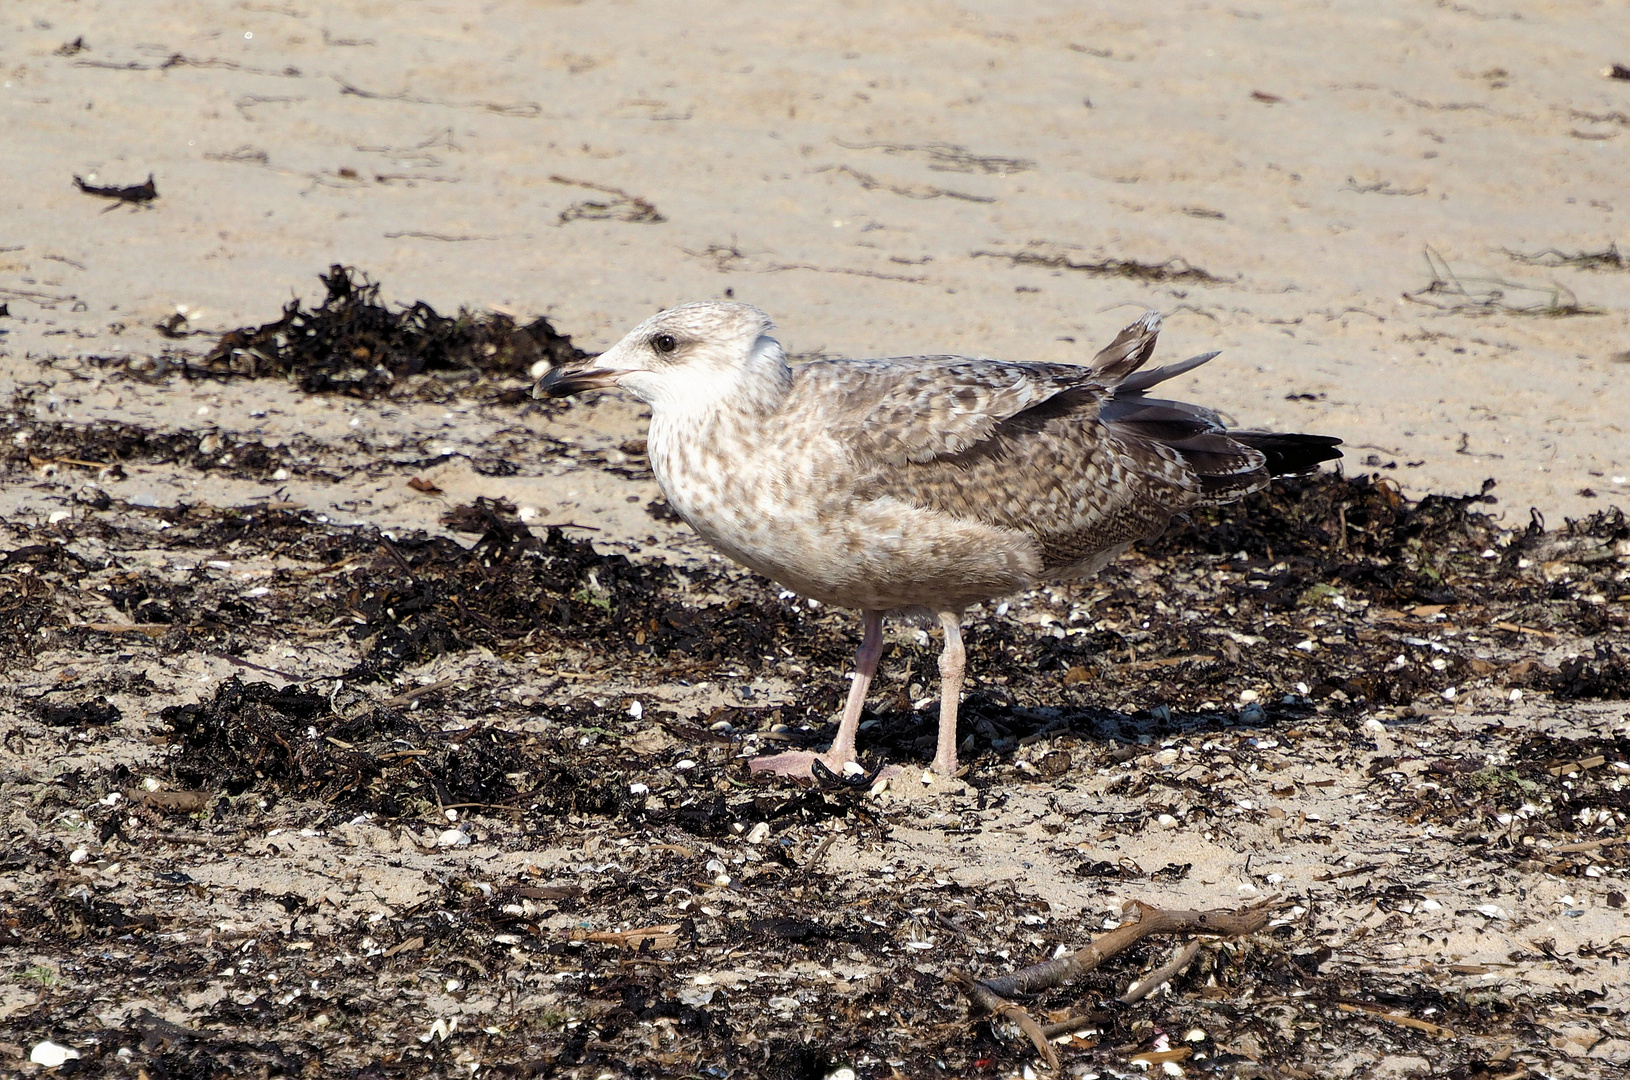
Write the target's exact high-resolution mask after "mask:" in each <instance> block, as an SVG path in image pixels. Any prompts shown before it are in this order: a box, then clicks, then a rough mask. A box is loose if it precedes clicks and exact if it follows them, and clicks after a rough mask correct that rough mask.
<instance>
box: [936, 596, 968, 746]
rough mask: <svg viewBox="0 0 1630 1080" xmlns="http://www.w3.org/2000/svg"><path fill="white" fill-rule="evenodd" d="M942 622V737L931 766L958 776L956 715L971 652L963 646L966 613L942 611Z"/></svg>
mask: <svg viewBox="0 0 1630 1080" xmlns="http://www.w3.org/2000/svg"><path fill="white" fill-rule="evenodd" d="M940 625H941V626H943V627H944V628H945V648H944V649H943V650H942V651H941V652H940V737H939V745H938V747H937V749H936V751H935V754H934V764H933V765H932V766H930V768H931V770H932V771H933V772H936V773H938V774H939V775H941V776H955V775H956V769H957V765H956V714H957V705H958V703H959V702H960V701H961V700H962V673H963V672H964V671H965V670H966V669H967V665H968V653H967V650H965V649H964V648H963V647H962V613H961V612H960V611H942V612H940Z"/></svg>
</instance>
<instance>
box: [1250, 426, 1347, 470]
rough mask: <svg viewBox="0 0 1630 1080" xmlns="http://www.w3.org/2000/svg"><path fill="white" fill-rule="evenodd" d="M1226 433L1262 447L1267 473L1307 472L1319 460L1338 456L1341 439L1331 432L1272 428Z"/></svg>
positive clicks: (1260, 448)
mask: <svg viewBox="0 0 1630 1080" xmlns="http://www.w3.org/2000/svg"><path fill="white" fill-rule="evenodd" d="M1228 437H1229V438H1231V439H1233V440H1234V441H1235V442H1240V443H1244V444H1245V445H1246V446H1250V447H1254V448H1255V449H1257V450H1260V451H1262V455H1263V456H1264V457H1265V458H1267V459H1268V460H1267V463H1266V468H1267V470H1268V474H1269V475H1270V476H1285V475H1288V474H1291V473H1300V472H1307V471H1308V470H1309V469H1312V468H1314V467H1315V466H1316V465H1318V464H1319V462H1321V461H1333V460H1335V459H1336V458H1339V457H1341V451H1340V450H1337V449H1336V447H1338V446H1340V445H1341V440H1340V439H1338V438H1336V437H1335V436H1333V435H1298V434H1292V433H1283V434H1281V433H1278V432H1272V431H1230V432H1229V433H1228Z"/></svg>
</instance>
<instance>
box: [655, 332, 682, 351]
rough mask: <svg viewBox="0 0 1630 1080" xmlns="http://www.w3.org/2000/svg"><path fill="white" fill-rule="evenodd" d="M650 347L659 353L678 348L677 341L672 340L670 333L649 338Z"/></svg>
mask: <svg viewBox="0 0 1630 1080" xmlns="http://www.w3.org/2000/svg"><path fill="white" fill-rule="evenodd" d="M651 347H652V348H653V349H655V350H656V351H657V352H659V353H671V352H673V351H674V350H675V349H677V348H679V342H677V341H675V340H674V336H673V335H672V334H658V335H657V336H656V337H654V338H652V339H651Z"/></svg>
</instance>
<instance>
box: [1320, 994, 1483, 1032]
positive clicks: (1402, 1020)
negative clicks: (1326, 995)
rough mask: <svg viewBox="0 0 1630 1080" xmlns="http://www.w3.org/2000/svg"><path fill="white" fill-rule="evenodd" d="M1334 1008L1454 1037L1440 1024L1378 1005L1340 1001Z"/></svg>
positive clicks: (1417, 1029)
mask: <svg viewBox="0 0 1630 1080" xmlns="http://www.w3.org/2000/svg"><path fill="white" fill-rule="evenodd" d="M1336 1008H1338V1009H1340V1010H1341V1011H1342V1012H1346V1013H1362V1014H1364V1015H1365V1016H1373V1017H1375V1018H1376V1019H1377V1020H1385V1021H1387V1022H1388V1023H1392V1024H1398V1025H1399V1026H1401V1027H1408V1028H1414V1029H1415V1030H1416V1031H1424V1032H1426V1033H1427V1034H1429V1035H1436V1036H1437V1037H1438V1038H1440V1039H1452V1038H1454V1037H1455V1033H1454V1032H1453V1031H1452V1030H1450V1029H1449V1028H1446V1027H1444V1026H1443V1025H1442V1024H1434V1023H1432V1021H1430V1020H1417V1019H1415V1018H1414V1017H1413V1016H1401V1015H1399V1014H1398V1013H1392V1012H1387V1011H1386V1010H1384V1009H1382V1008H1381V1007H1380V1006H1379V1005H1365V1004H1358V1005H1350V1004H1348V1003H1347V1002H1342V1003H1340V1004H1338V1005H1337V1006H1336Z"/></svg>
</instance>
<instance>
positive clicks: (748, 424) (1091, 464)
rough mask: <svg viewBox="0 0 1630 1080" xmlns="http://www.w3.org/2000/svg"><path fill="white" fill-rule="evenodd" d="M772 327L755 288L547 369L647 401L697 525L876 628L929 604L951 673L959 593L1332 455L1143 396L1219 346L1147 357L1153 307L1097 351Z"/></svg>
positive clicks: (657, 449) (668, 482)
mask: <svg viewBox="0 0 1630 1080" xmlns="http://www.w3.org/2000/svg"><path fill="white" fill-rule="evenodd" d="M772 329H773V327H772V325H771V323H770V321H769V319H768V318H767V317H766V316H765V315H764V314H763V313H762V312H760V311H758V310H757V309H756V308H752V307H749V306H747V305H744V304H727V303H699V304H686V305H683V306H681V307H677V308H673V309H671V310H668V311H664V312H662V313H660V314H658V315H656V316H653V317H652V318H650V319H648V320H646V321H645V322H644V323H642V324H641V325H640V326H638V327H636V328H635V329H634V330H633V331H631V332H630V333H629V334H628V335H627V336H626V337H624V338H623V340H622V341H620V342H619V343H618V344H617V345H616V346H614V347H613V348H612V349H610V350H608V351H607V352H606V353H603V354H602V355H601V356H600V357H598V358H596V359H595V360H593V361H590V362H589V364H588V365H586V366H585V367H584V368H579V369H575V370H572V371H556V372H553V373H551V374H550V376H548V378H547V379H546V380H545V386H546V388H548V389H550V391H551V392H554V393H570V392H572V391H574V390H576V389H581V388H584V387H587V386H607V385H615V386H618V387H620V388H623V389H626V390H629V391H630V392H632V393H634V394H635V395H636V396H637V397H640V398H641V399H643V400H645V401H646V402H647V403H649V404H650V406H651V428H650V434H649V438H648V440H647V442H648V446H649V450H650V455H651V466H652V470H653V471H654V472H655V474H656V477H657V480H658V482H659V483H660V484H661V485H662V489H663V491H664V492H665V493H666V495H667V498H668V501H669V503H670V504H671V505H672V506H673V508H674V509H675V510H676V511H677V512H678V513H679V514H680V515H681V516H682V517H683V518H684V519H685V520H686V521H687V522H689V523H690V524H691V526H692V527H693V528H695V529H696V531H697V532H698V533H700V534H701V536H702V537H703V538H704V539H706V540H707V541H708V542H709V543H711V544H713V545H714V546H715V547H716V548H718V549H719V550H720V551H721V552H723V553H724V554H725V555H727V556H729V557H730V558H732V559H735V560H736V561H738V562H740V563H742V564H744V565H746V566H748V567H750V568H752V569H753V570H756V571H758V572H759V573H761V574H764V575H765V576H766V577H769V578H771V579H773V580H775V581H778V582H780V583H781V584H783V585H785V586H787V587H788V588H791V589H794V590H796V591H797V592H799V593H800V594H802V595H805V596H809V597H813V598H815V599H818V600H821V601H822V602H825V603H829V604H836V605H840V606H845V607H854V608H859V609H861V610H862V611H864V612H867V613H868V622H867V628H868V641H870V639H871V637H872V636H873V634H872V629H873V622H874V620H873V618H872V615H873V613H877V614H879V615H880V613H881V612H884V611H902V610H903V611H913V612H927V613H933V614H936V615H938V616H939V617H940V620H941V622H942V623H943V624H944V625H945V626H946V628H947V650H948V652H950V651H951V650H952V648H953V636H954V638H955V641H954V650H955V652H956V654H957V664H956V665H955V666H956V667H957V678H956V680H955V681H956V682H957V683H958V684H960V654H961V644H960V632H959V629H956V628H953V623H954V624H956V627H957V628H959V627H960V615H961V612H962V611H963V610H964V609H965V608H966V607H967V606H968V605H970V604H972V603H976V602H978V601H981V600H985V599H989V598H993V597H997V596H1001V595H1004V594H1007V593H1012V592H1016V591H1020V590H1023V589H1026V588H1029V587H1031V586H1033V585H1035V584H1037V583H1039V582H1042V581H1046V580H1054V579H1059V578H1066V577H1074V576H1079V575H1082V574H1086V573H1090V572H1092V571H1094V570H1096V569H1098V568H1099V567H1101V566H1102V565H1103V564H1104V563H1105V562H1107V561H1108V560H1109V559H1111V558H1113V557H1114V555H1115V554H1116V553H1118V552H1119V551H1121V550H1123V549H1124V548H1125V547H1126V545H1128V544H1129V543H1131V542H1132V541H1135V540H1138V539H1141V538H1143V537H1147V536H1153V535H1157V534H1158V533H1160V532H1161V531H1162V530H1163V529H1164V528H1165V527H1166V524H1167V523H1168V522H1169V521H1170V519H1171V518H1172V516H1173V515H1175V514H1179V513H1182V512H1183V511H1185V510H1187V509H1190V508H1192V507H1195V506H1198V505H1202V504H1205V503H1212V502H1220V501H1227V500H1230V499H1234V498H1238V497H1240V496H1242V495H1244V494H1246V493H1248V492H1251V491H1255V490H1257V489H1259V488H1261V487H1263V486H1265V485H1266V484H1267V483H1268V482H1269V481H1270V479H1271V477H1272V476H1273V475H1277V474H1278V473H1282V472H1287V471H1295V470H1299V469H1304V468H1308V467H1311V466H1312V465H1314V464H1316V463H1317V462H1318V461H1321V460H1325V459H1327V458H1330V457H1335V456H1338V454H1337V452H1335V451H1334V450H1333V449H1331V447H1332V446H1333V445H1334V444H1335V443H1336V442H1337V440H1334V439H1328V438H1324V437H1321V436H1294V435H1273V434H1270V433H1264V432H1228V431H1226V430H1225V428H1224V427H1223V425H1222V424H1221V423H1220V421H1219V420H1218V418H1217V417H1216V415H1215V414H1214V413H1212V412H1211V411H1210V410H1207V409H1204V408H1202V407H1199V406H1194V405H1187V404H1183V403H1180V402H1174V401H1165V400H1157V399H1151V398H1148V397H1147V396H1146V395H1145V393H1144V391H1146V390H1147V389H1148V388H1149V387H1151V386H1154V385H1155V384H1157V383H1159V382H1161V381H1163V380H1164V379H1166V378H1169V377H1171V376H1172V375H1175V374H1178V373H1179V372H1181V371H1186V370H1189V369H1191V368H1193V367H1196V366H1198V365H1199V364H1201V363H1204V362H1205V361H1206V360H1209V359H1210V358H1211V356H1210V355H1208V356H1201V357H1195V358H1194V359H1193V360H1190V361H1186V362H1184V363H1182V364H1178V365H1173V366H1171V367H1168V368H1162V369H1156V370H1153V371H1147V372H1142V371H1139V368H1140V367H1141V366H1142V364H1143V363H1144V362H1145V361H1146V360H1147V359H1148V357H1149V355H1150V354H1151V353H1152V351H1153V349H1154V344H1155V338H1156V335H1157V334H1158V333H1159V329H1160V319H1159V316H1158V315H1155V314H1154V313H1150V314H1149V315H1146V316H1144V317H1143V318H1142V319H1139V320H1138V321H1137V322H1135V323H1133V324H1132V325H1131V326H1129V327H1127V328H1126V329H1125V330H1123V331H1122V332H1121V333H1120V335H1119V336H1117V338H1116V339H1115V341H1114V342H1112V343H1111V344H1110V345H1109V347H1107V348H1106V349H1104V350H1103V351H1102V352H1101V353H1099V354H1098V356H1097V357H1096V358H1095V360H1094V362H1093V363H1092V365H1090V366H1087V367H1078V366H1073V365H1067V364H1045V363H1008V362H1003V361H996V360H984V359H970V358H966V357H958V356H922V357H899V358H893V359H884V360H822V361H817V362H814V363H808V364H800V365H796V366H789V365H788V364H787V363H786V360H785V357H784V354H783V352H782V349H781V346H780V345H779V343H777V342H776V341H775V340H774V339H773V338H771V337H770V336H769V334H770V331H771V330H772ZM1211 355H1215V354H1211ZM864 654H865V649H864V648H863V656H862V660H863V662H862V664H861V668H862V674H863V675H864V676H865V677H866V678H865V680H861V679H857V690H858V691H859V693H860V694H861V695H862V696H863V695H864V686H863V682H864V681H867V680H869V675H870V672H868V671H866V670H865V667H866V665H865V663H864V659H865V655H864ZM873 663H874V664H875V658H873ZM944 689H945V691H946V693H947V695H952V694H953V691H954V689H955V688H953V687H951V686H950V685H947V686H946V687H945V688H944ZM850 706H851V708H849V709H846V711H845V716H844V720H845V724H843V725H840V732H839V742H838V743H834V747H833V751H832V753H833V755H836V756H837V757H840V758H842V759H843V760H837V761H835V763H836V764H837V765H839V766H841V765H842V764H844V763H846V762H847V761H849V760H852V759H853V733H852V731H850V732H846V731H844V730H843V729H844V727H846V726H848V727H852V724H850V723H849V721H850V720H851V719H854V720H858V716H859V703H858V702H856V701H855V700H854V695H853V694H852V695H851V702H850ZM851 712H852V713H853V718H851V716H850V713H851ZM941 721H942V732H941V736H942V737H941V746H940V751H941V752H940V754H939V755H937V757H936V760H935V767H936V769H941V770H954V765H955V742H954V735H955V700H954V697H952V699H951V700H948V701H946V702H942V712H941ZM947 722H949V723H950V725H951V729H950V731H949V732H947V731H945V730H944V725H945V723H947ZM846 736H847V739H848V745H847V746H846V747H840V745H839V743H842V742H843V741H844V739H845V737H846ZM947 746H949V751H948V752H947ZM840 750H842V751H843V753H841V754H840V753H839V751H840ZM823 761H825V759H823ZM825 763H826V764H828V766H829V767H830V766H832V765H833V764H834V761H825ZM803 770H804V771H807V764H804V765H803ZM794 771H797V770H796V769H795V770H794Z"/></svg>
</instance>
